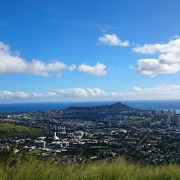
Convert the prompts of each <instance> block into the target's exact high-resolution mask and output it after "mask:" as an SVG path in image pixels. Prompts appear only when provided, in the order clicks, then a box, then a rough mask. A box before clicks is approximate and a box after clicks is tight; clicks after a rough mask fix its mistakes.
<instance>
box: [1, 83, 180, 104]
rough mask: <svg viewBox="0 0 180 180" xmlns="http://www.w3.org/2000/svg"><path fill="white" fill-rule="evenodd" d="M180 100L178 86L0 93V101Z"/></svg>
mask: <svg viewBox="0 0 180 180" xmlns="http://www.w3.org/2000/svg"><path fill="white" fill-rule="evenodd" d="M164 99H166V100H167V99H176V100H177V99H180V85H166V84H165V85H160V86H154V87H150V88H141V87H138V86H134V87H133V88H132V91H129V92H121V91H119V92H109V91H105V90H102V89H99V88H60V89H56V90H53V91H48V92H33V93H30V94H28V93H26V92H23V91H21V92H12V91H0V101H1V102H4V101H9V100H23V101H27V102H28V101H33V102H34V101H38V102H39V101H48V102H49V101H53V102H54V101H72V100H76V101H81V100H164Z"/></svg>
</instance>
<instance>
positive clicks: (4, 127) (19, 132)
mask: <svg viewBox="0 0 180 180" xmlns="http://www.w3.org/2000/svg"><path fill="white" fill-rule="evenodd" d="M44 134H45V130H43V129H39V128H32V127H27V126H22V125H15V124H9V123H5V124H0V137H15V136H17V137H37V136H42V135H44Z"/></svg>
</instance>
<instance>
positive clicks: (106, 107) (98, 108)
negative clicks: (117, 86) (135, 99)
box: [66, 102, 131, 112]
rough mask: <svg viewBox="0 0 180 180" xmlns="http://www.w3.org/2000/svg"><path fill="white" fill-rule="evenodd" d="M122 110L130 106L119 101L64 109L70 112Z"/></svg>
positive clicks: (128, 108)
mask: <svg viewBox="0 0 180 180" xmlns="http://www.w3.org/2000/svg"><path fill="white" fill-rule="evenodd" d="M124 110H131V108H130V107H128V106H126V105H125V104H122V103H121V102H118V103H115V104H111V105H101V106H92V107H73V106H72V107H69V108H68V109H66V111H71V112H77V111H79V112H82V111H93V112H96V111H106V112H107V111H108V112H115V111H124Z"/></svg>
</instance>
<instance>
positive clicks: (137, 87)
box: [133, 86, 142, 92]
mask: <svg viewBox="0 0 180 180" xmlns="http://www.w3.org/2000/svg"><path fill="white" fill-rule="evenodd" d="M133 89H134V91H138V92H140V91H142V88H141V87H139V86H134V87H133Z"/></svg>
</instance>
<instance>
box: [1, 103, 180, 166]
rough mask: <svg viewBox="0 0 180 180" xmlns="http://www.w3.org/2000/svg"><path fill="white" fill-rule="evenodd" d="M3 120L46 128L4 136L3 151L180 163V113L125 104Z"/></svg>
mask: <svg viewBox="0 0 180 180" xmlns="http://www.w3.org/2000/svg"><path fill="white" fill-rule="evenodd" d="M0 123H10V124H17V125H23V126H27V127H36V128H39V129H44V131H45V132H46V133H45V134H42V135H41V136H39V137H36V138H33V137H25V138H20V137H16V136H15V137H1V138H0V149H8V148H10V147H11V146H12V145H16V149H15V153H16V154H19V153H22V152H34V153H36V156H37V157H38V158H40V159H43V158H45V159H46V158H49V159H51V160H52V161H53V162H54V163H61V164H62V163H84V162H87V161H94V160H99V159H105V158H106V159H109V160H111V159H114V158H116V157H118V156H123V157H125V158H126V159H128V160H130V161H138V162H139V163H143V164H152V165H158V164H168V163H177V164H180V115H179V114H176V111H175V110H140V109H135V108H130V107H128V106H126V105H124V104H122V103H116V104H112V105H103V106H95V107H70V108H68V109H65V110H51V111H46V112H26V113H18V112H16V113H1V114H0Z"/></svg>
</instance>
